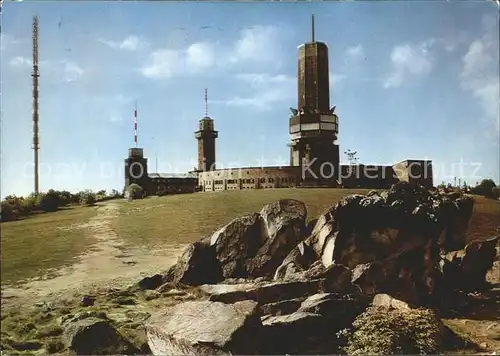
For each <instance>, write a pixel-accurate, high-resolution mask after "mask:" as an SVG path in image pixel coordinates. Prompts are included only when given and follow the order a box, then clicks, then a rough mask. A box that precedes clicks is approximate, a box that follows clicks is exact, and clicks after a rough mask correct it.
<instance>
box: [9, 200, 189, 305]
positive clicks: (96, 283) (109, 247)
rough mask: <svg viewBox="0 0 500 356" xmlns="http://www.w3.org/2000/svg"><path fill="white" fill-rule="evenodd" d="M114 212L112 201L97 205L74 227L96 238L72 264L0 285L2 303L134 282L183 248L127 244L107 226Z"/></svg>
mask: <svg viewBox="0 0 500 356" xmlns="http://www.w3.org/2000/svg"><path fill="white" fill-rule="evenodd" d="M118 214H119V206H118V205H117V204H116V203H115V202H108V203H105V204H103V205H101V206H100V207H99V208H98V213H97V216H96V217H94V218H91V219H90V220H89V221H88V222H87V223H85V224H82V225H78V226H75V227H74V228H78V229H86V230H87V231H88V234H89V235H91V236H92V237H94V238H95V239H96V240H97V243H96V244H95V245H94V246H92V248H91V250H90V251H89V252H88V253H86V254H84V255H82V256H80V258H79V261H78V262H77V263H75V264H74V265H72V266H70V267H65V268H62V269H60V270H58V271H55V273H52V272H51V276H54V277H53V278H51V277H49V276H44V277H42V278H40V279H34V280H31V281H29V282H27V283H25V284H23V285H22V286H21V287H17V288H9V287H7V288H5V289H4V288H2V303H4V302H6V303H7V304H11V303H15V304H19V303H20V304H24V303H25V302H26V303H29V304H32V303H34V301H40V300H46V299H48V298H52V297H61V296H64V295H66V294H68V295H71V294H75V293H85V292H88V291H90V290H93V289H96V288H99V287H102V286H106V287H112V286H114V285H124V284H128V283H134V282H137V281H138V280H139V279H140V278H141V276H146V275H151V274H155V273H158V272H162V271H165V270H166V269H167V268H168V267H169V266H170V265H172V264H173V263H175V261H176V259H177V257H178V255H179V254H180V253H181V252H182V249H183V248H184V246H182V245H174V246H167V247H165V248H162V249H156V250H151V249H146V248H130V247H127V246H126V245H125V243H124V241H122V240H121V239H120V238H119V237H118V236H117V235H116V233H115V232H114V231H113V230H112V229H111V222H112V221H113V220H114V219H115V218H116V217H117V216H118Z"/></svg>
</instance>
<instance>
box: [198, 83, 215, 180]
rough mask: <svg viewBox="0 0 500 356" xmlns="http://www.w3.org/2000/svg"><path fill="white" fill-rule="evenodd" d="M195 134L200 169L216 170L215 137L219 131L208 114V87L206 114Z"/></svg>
mask: <svg viewBox="0 0 500 356" xmlns="http://www.w3.org/2000/svg"><path fill="white" fill-rule="evenodd" d="M194 134H195V137H196V139H197V140H198V171H199V172H206V171H213V170H215V139H216V138H217V137H218V136H219V133H218V132H217V131H215V129H214V120H212V119H211V118H210V117H209V116H208V95H207V89H205V116H204V117H203V118H202V119H201V120H200V126H199V130H198V131H196V132H195V133H194Z"/></svg>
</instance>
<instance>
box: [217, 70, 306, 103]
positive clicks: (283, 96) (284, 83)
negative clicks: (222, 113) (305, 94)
mask: <svg viewBox="0 0 500 356" xmlns="http://www.w3.org/2000/svg"><path fill="white" fill-rule="evenodd" d="M236 78H237V79H239V80H241V81H244V82H246V83H248V84H249V86H250V88H251V89H252V91H253V93H254V94H252V95H250V96H248V97H240V96H235V97H234V98H232V99H230V100H224V101H222V102H223V103H224V104H226V105H230V106H246V107H249V106H251V107H254V108H256V109H259V110H269V109H271V108H272V104H274V103H277V102H282V101H287V100H291V99H293V98H294V97H295V95H296V91H297V88H296V78H293V77H289V76H286V75H281V74H280V75H270V74H268V73H260V74H239V75H237V76H236ZM216 102H217V101H216Z"/></svg>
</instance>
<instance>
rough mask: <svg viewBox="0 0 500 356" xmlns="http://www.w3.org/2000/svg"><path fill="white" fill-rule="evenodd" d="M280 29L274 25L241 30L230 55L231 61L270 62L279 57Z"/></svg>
mask: <svg viewBox="0 0 500 356" xmlns="http://www.w3.org/2000/svg"><path fill="white" fill-rule="evenodd" d="M279 39H280V31H279V29H278V28H277V27H274V26H252V27H248V28H245V29H243V30H242V31H241V36H240V39H238V40H237V41H236V43H235V44H234V46H233V49H232V52H233V53H232V55H231V56H230V59H231V62H241V61H250V60H251V61H258V62H269V61H276V60H278V59H279V48H278V44H279Z"/></svg>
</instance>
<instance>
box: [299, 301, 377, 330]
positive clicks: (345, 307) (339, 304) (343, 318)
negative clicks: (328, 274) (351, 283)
mask: <svg viewBox="0 0 500 356" xmlns="http://www.w3.org/2000/svg"><path fill="white" fill-rule="evenodd" d="M369 303H370V299H369V298H368V297H364V296H352V295H349V294H339V293H318V294H315V295H312V296H310V297H308V298H307V299H306V300H304V301H303V302H302V304H301V305H300V308H299V309H298V312H304V313H314V314H319V315H322V316H324V317H325V318H328V319H329V329H330V330H331V331H332V332H333V333H336V332H338V331H340V330H343V329H345V328H349V327H351V324H352V322H353V321H354V319H356V317H357V316H358V315H360V314H361V313H363V312H364V311H365V309H366V307H367V306H368V305H369Z"/></svg>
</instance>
